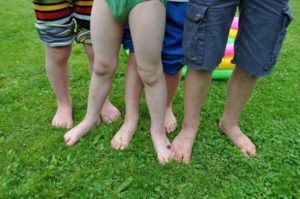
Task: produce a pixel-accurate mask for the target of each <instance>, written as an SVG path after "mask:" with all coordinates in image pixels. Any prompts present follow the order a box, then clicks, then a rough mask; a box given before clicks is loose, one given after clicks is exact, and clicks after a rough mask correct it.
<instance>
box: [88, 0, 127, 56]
mask: <svg viewBox="0 0 300 199" xmlns="http://www.w3.org/2000/svg"><path fill="white" fill-rule="evenodd" d="M122 34H123V23H121V22H117V21H116V20H115V19H114V18H113V16H112V14H111V12H110V10H109V8H108V6H107V4H106V2H105V1H104V0H98V1H95V2H94V5H93V9H92V15H91V38H92V43H93V49H94V53H95V59H97V60H99V59H101V60H104V61H109V60H114V61H115V60H116V59H118V55H119V49H120V44H121V40H122Z"/></svg>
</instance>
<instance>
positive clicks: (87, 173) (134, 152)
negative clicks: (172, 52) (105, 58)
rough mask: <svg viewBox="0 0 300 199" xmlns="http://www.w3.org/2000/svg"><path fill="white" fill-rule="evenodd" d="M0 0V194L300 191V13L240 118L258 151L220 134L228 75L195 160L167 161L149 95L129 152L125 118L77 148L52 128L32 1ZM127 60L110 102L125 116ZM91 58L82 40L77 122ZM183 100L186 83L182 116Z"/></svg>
mask: <svg viewBox="0 0 300 199" xmlns="http://www.w3.org/2000/svg"><path fill="white" fill-rule="evenodd" d="M0 4H1V8H0V19H1V20H0V36H1V38H2V39H1V42H0V103H1V104H0V198H248V197H249V198H300V181H299V179H300V156H299V155H300V153H299V152H300V130H299V129H300V123H299V121H300V104H299V103H300V94H299V91H300V83H299V79H300V78H299V77H300V70H299V66H300V56H299V55H300V54H299V52H300V34H299V33H300V23H299V21H298V20H295V21H294V22H293V24H291V26H290V28H289V34H288V36H287V39H286V41H285V43H284V47H283V49H282V51H281V56H280V59H279V61H278V64H277V66H276V68H275V70H274V73H273V74H272V75H270V76H268V77H266V78H263V79H261V80H260V81H259V84H258V87H257V89H256V91H255V93H254V95H253V97H252V98H251V99H250V101H249V103H248V104H247V106H246V108H245V111H244V112H243V114H242V118H241V123H240V125H241V127H242V129H243V130H244V131H245V132H246V133H247V135H249V137H250V138H251V139H252V140H254V142H255V143H256V145H257V146H258V155H257V156H256V157H255V158H245V157H243V156H242V155H241V154H240V152H239V150H238V149H237V148H236V147H235V146H233V144H231V142H230V141H229V140H228V139H227V138H226V137H225V136H224V135H223V134H221V133H220V132H219V131H218V128H217V120H218V118H220V116H221V114H222V110H223V107H224V100H225V94H226V93H225V88H226V81H214V82H213V86H212V88H211V90H210V93H209V96H208V99H207V101H206V103H205V107H204V109H203V113H202V126H201V128H200V130H199V135H198V137H197V140H196V143H195V146H194V151H193V161H192V163H191V164H189V165H181V164H176V163H171V164H169V165H166V166H160V165H159V164H158V163H157V161H156V156H155V152H154V149H153V146H152V142H151V139H150V135H149V132H148V131H149V125H150V124H149V120H150V119H149V115H148V113H147V106H146V104H145V99H143V100H142V103H141V118H142V119H141V120H140V122H139V127H138V130H137V134H136V136H135V137H134V139H133V141H132V143H131V145H130V147H129V150H127V151H125V152H118V151H114V150H112V148H111V147H110V140H111V138H112V136H113V134H114V132H116V131H117V130H118V128H119V127H120V126H121V124H122V119H123V118H122V119H121V120H120V121H118V122H116V123H114V124H112V125H101V126H100V127H98V128H96V129H95V130H93V131H91V132H90V133H89V134H88V135H87V136H85V137H84V138H83V139H82V140H81V141H80V142H79V143H78V144H77V145H76V146H74V147H72V148H69V147H66V146H65V144H64V143H63V135H64V133H65V132H66V130H61V129H55V128H52V127H51V125H50V121H51V118H52V116H53V113H54V111H55V98H54V94H53V92H52V90H51V88H50V85H49V82H48V80H47V76H46V73H45V69H44V47H43V44H42V43H41V41H40V40H39V38H38V36H37V33H36V30H35V27H34V21H35V18H34V13H33V9H32V5H31V3H30V1H22V0H15V1H4V0H0ZM291 6H292V8H293V11H294V15H295V17H296V19H298V18H299V17H300V2H299V1H298V0H292V1H291ZM121 60H122V61H121V67H120V68H121V69H120V70H119V71H118V72H117V74H116V78H115V80H114V86H113V90H112V94H111V100H112V101H113V103H114V104H116V105H117V106H118V107H119V108H120V110H121V112H122V113H124V100H123V96H124V65H125V63H126V54H125V53H124V52H123V53H122V55H121ZM87 64H88V63H87V59H86V57H85V55H84V52H83V49H82V47H81V46H80V45H78V44H74V49H73V53H72V57H71V59H70V65H71V67H72V70H71V73H70V87H71V94H72V96H73V103H74V119H75V123H78V122H79V121H80V119H81V118H82V117H83V115H84V113H85V110H86V100H87V89H88V83H89V74H88V67H87ZM182 101H183V82H181V84H180V88H179V90H178V94H177V96H176V97H175V100H174V110H175V113H176V115H177V116H178V120H179V123H181V121H182V117H183V112H182V110H183V103H182ZM123 116H124V114H123ZM178 129H180V127H179V128H178ZM177 132H178V130H177ZM177 132H176V133H177ZM176 133H174V134H173V135H171V136H170V139H173V138H174V136H175V134H176Z"/></svg>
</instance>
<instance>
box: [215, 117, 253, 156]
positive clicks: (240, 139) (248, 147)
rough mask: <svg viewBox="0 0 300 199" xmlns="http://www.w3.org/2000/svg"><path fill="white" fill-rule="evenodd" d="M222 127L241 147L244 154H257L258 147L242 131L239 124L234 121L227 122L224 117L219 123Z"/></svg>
mask: <svg viewBox="0 0 300 199" xmlns="http://www.w3.org/2000/svg"><path fill="white" fill-rule="evenodd" d="M219 127H220V129H221V130H222V131H223V132H224V133H225V134H226V135H227V136H228V137H229V139H230V140H231V141H232V142H233V143H234V144H235V145H236V146H238V147H239V148H240V149H241V152H242V153H243V154H244V155H250V156H255V154H256V147H255V145H254V144H253V142H252V141H251V140H250V139H249V138H248V137H247V136H246V135H245V134H244V133H243V132H242V131H241V129H240V128H239V126H238V125H237V124H236V123H234V124H232V123H229V122H225V121H224V120H223V119H221V120H220V123H219Z"/></svg>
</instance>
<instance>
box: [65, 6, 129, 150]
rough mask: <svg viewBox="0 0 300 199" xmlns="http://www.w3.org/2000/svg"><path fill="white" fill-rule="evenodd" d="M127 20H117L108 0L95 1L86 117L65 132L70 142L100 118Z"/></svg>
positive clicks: (85, 131) (95, 123)
mask: <svg viewBox="0 0 300 199" xmlns="http://www.w3.org/2000/svg"><path fill="white" fill-rule="evenodd" d="M122 32H123V24H121V23H119V22H117V21H116V20H115V19H114V18H113V16H112V14H111V12H110V10H109V8H108V6H107V4H106V2H105V1H95V2H94V5H93V10H92V18H91V36H92V43H93V44H94V45H93V49H94V53H95V58H94V65H93V66H94V70H93V73H92V78H91V82H90V88H89V97H88V107H87V113H86V115H85V118H84V120H83V121H82V122H81V123H79V124H78V125H77V126H76V127H74V128H73V129H71V130H70V131H69V132H67V133H66V134H65V142H66V144H67V145H73V144H75V143H76V142H77V141H78V140H79V139H80V138H81V137H82V136H83V135H85V134H86V133H87V132H89V131H90V130H91V129H92V128H94V127H95V126H96V125H97V123H98V122H99V116H100V112H101V108H102V106H103V104H104V102H105V99H106V98H107V95H108V93H109V91H110V89H111V86H112V78H113V76H114V73H115V70H116V68H117V66H118V57H119V49H120V43H121V39H122Z"/></svg>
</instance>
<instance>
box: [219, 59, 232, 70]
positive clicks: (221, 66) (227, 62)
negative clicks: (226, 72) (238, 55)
mask: <svg viewBox="0 0 300 199" xmlns="http://www.w3.org/2000/svg"><path fill="white" fill-rule="evenodd" d="M232 58H233V57H223V59H222V62H221V63H220V64H219V66H218V67H217V69H234V68H235V64H233V63H231V60H232Z"/></svg>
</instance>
